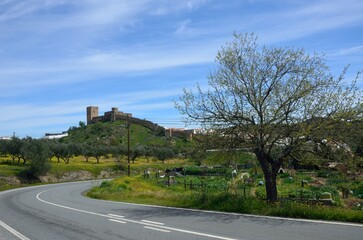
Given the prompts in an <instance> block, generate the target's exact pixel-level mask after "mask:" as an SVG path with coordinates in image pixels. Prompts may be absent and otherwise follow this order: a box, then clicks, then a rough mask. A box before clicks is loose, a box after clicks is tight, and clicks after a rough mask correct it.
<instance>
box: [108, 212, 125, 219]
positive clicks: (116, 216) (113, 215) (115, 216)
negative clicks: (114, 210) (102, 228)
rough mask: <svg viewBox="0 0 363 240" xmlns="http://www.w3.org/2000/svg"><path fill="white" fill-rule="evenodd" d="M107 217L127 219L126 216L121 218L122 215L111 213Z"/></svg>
mask: <svg viewBox="0 0 363 240" xmlns="http://www.w3.org/2000/svg"><path fill="white" fill-rule="evenodd" d="M107 215H108V216H110V217H114V218H125V217H124V216H120V215H116V214H111V213H109V214H107Z"/></svg>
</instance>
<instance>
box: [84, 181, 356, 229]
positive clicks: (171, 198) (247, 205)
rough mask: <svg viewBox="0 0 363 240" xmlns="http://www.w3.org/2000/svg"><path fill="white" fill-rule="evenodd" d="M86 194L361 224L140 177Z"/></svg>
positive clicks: (335, 210) (352, 217) (339, 215)
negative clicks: (168, 184)
mask: <svg viewBox="0 0 363 240" xmlns="http://www.w3.org/2000/svg"><path fill="white" fill-rule="evenodd" d="M87 195H88V196H89V197H92V198H97V199H106V200H114V201H124V202H132V203H143V204H151V205H162V206H172V207H181V208H195V209H204V210H215V211H225V212H236V213H245V214H257V215H268V216H279V217H290V218H307V219H321V220H330V221H347V222H357V223H363V211H361V210H352V209H346V208H343V207H339V206H322V205H310V204H302V203H297V202H292V201H289V202H281V203H276V204H267V203H266V202H265V201H263V200H261V199H258V198H256V197H252V196H249V197H244V196H243V195H241V194H238V193H237V194H236V193H232V192H229V191H219V192H217V191H200V190H190V189H187V190H185V189H184V186H183V184H180V185H175V186H169V187H168V186H166V185H165V184H163V183H160V182H158V183H157V182H156V180H150V179H148V180H145V179H143V177H141V176H134V177H121V178H117V179H115V180H113V181H105V182H103V183H102V184H101V185H100V186H99V187H95V188H93V189H91V190H90V191H89V192H88V193H87Z"/></svg>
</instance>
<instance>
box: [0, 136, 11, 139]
mask: <svg viewBox="0 0 363 240" xmlns="http://www.w3.org/2000/svg"><path fill="white" fill-rule="evenodd" d="M0 140H11V137H8V136H4V137H0Z"/></svg>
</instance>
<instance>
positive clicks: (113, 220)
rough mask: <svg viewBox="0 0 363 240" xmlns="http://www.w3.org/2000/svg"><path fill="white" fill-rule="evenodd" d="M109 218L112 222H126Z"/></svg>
mask: <svg viewBox="0 0 363 240" xmlns="http://www.w3.org/2000/svg"><path fill="white" fill-rule="evenodd" d="M108 220H109V221H111V222H117V223H123V224H125V223H126V222H124V221H120V220H116V219H108Z"/></svg>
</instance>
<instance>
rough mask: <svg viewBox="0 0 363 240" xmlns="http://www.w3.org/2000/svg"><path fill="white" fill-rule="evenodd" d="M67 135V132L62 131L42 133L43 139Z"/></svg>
mask: <svg viewBox="0 0 363 240" xmlns="http://www.w3.org/2000/svg"><path fill="white" fill-rule="evenodd" d="M67 136H68V132H67V131H65V132H62V133H46V134H45V135H44V137H43V138H44V139H57V138H62V137H67Z"/></svg>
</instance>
